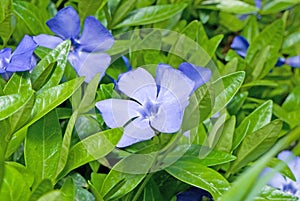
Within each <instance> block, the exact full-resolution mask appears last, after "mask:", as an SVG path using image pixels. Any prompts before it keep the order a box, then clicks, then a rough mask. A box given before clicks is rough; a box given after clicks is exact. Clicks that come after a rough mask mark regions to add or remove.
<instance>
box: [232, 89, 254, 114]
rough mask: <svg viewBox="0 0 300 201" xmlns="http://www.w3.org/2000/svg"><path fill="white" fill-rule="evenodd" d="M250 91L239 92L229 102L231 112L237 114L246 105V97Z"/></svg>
mask: <svg viewBox="0 0 300 201" xmlns="http://www.w3.org/2000/svg"><path fill="white" fill-rule="evenodd" d="M248 94H249V93H248V92H247V91H244V92H242V93H239V94H237V95H236V96H234V97H233V99H232V101H231V102H230V103H229V105H228V107H227V109H228V111H229V113H230V114H237V113H238V111H239V110H240V109H241V108H242V106H243V105H244V103H245V101H246V98H247V97H248Z"/></svg>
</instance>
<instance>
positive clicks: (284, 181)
mask: <svg viewBox="0 0 300 201" xmlns="http://www.w3.org/2000/svg"><path fill="white" fill-rule="evenodd" d="M278 158H279V159H280V160H282V161H284V162H286V163H287V164H288V166H289V168H290V169H291V171H292V172H293V173H294V175H295V178H296V181H293V180H291V179H289V178H287V177H284V176H282V175H281V174H279V173H276V174H275V175H274V177H273V178H272V179H271V180H270V181H269V185H270V186H272V187H274V188H277V189H279V190H282V191H284V192H286V193H290V194H292V195H295V196H297V197H299V198H300V172H299V167H300V157H295V155H294V154H293V153H292V152H291V151H282V152H281V153H280V154H279V155H278ZM291 159H292V160H291ZM268 171H270V168H266V169H265V170H264V173H266V172H268Z"/></svg>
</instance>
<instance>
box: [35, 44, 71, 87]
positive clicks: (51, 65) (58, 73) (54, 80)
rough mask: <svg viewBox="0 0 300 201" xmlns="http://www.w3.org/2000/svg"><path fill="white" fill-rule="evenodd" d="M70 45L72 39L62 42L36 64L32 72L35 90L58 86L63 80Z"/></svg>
mask: <svg viewBox="0 0 300 201" xmlns="http://www.w3.org/2000/svg"><path fill="white" fill-rule="evenodd" d="M70 47H71V41H70V40H66V41H64V42H62V43H61V44H59V45H58V46H57V47H56V48H55V49H53V50H52V51H51V52H49V53H48V54H47V55H46V56H45V57H44V58H42V60H41V61H40V62H39V63H38V64H37V65H36V66H35V68H34V69H33V70H32V73H31V81H32V85H33V88H34V89H35V90H38V89H40V88H43V89H47V88H50V87H53V86H56V85H57V84H58V83H59V82H60V81H61V78H62V76H63V74H64V70H65V67H66V64H67V59H68V53H69V50H70ZM55 62H56V65H55Z"/></svg>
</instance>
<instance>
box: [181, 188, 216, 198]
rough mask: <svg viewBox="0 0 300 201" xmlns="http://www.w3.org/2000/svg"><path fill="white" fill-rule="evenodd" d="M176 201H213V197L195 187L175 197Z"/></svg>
mask: <svg viewBox="0 0 300 201" xmlns="http://www.w3.org/2000/svg"><path fill="white" fill-rule="evenodd" d="M176 197H177V201H201V200H204V199H205V200H207V201H208V200H213V197H212V196H211V194H210V193H209V192H207V191H206V190H203V189H201V188H197V187H191V188H190V189H188V190H186V191H184V192H182V193H179V194H177V195H176Z"/></svg>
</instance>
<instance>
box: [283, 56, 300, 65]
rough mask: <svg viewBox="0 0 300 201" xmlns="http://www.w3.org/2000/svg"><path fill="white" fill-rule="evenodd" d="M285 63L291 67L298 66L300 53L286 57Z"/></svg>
mask: <svg viewBox="0 0 300 201" xmlns="http://www.w3.org/2000/svg"><path fill="white" fill-rule="evenodd" d="M285 63H286V64H288V65H290V66H291V67H295V68H300V55H298V56H294V57H290V58H287V59H286V62H285Z"/></svg>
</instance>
